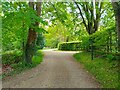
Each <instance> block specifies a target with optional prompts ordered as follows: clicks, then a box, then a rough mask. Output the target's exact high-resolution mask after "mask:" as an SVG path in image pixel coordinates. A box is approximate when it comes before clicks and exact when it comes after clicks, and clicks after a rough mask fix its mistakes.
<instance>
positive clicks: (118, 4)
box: [112, 2, 120, 52]
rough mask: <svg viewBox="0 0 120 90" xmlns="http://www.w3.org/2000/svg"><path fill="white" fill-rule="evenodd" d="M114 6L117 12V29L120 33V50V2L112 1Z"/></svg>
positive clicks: (119, 36) (119, 47) (119, 45)
mask: <svg viewBox="0 0 120 90" xmlns="http://www.w3.org/2000/svg"><path fill="white" fill-rule="evenodd" d="M112 6H113V9H114V13H115V20H116V30H117V34H118V35H117V36H118V52H120V2H112Z"/></svg>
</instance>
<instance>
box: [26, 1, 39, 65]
mask: <svg viewBox="0 0 120 90" xmlns="http://www.w3.org/2000/svg"><path fill="white" fill-rule="evenodd" d="M29 6H30V7H31V9H33V10H36V12H37V13H36V14H37V16H38V17H40V14H41V2H37V3H36V8H35V2H29ZM33 19H34V18H32V20H33ZM36 29H39V21H37V20H36V21H35V22H33V23H32V25H31V27H30V28H29V33H28V39H27V44H26V51H25V56H26V58H25V60H26V62H27V63H32V57H33V55H34V53H35V51H36V47H35V45H36V39H37V32H36Z"/></svg>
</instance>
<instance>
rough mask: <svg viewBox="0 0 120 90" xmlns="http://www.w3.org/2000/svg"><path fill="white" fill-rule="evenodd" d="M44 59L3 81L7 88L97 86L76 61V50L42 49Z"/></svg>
mask: <svg viewBox="0 0 120 90" xmlns="http://www.w3.org/2000/svg"><path fill="white" fill-rule="evenodd" d="M43 52H44V60H43V62H42V63H41V64H40V65H38V66H37V67H35V68H33V69H32V70H28V71H25V72H22V73H20V74H18V75H15V76H14V77H11V78H7V79H6V80H4V81H3V87H7V88H98V87H99V84H98V83H97V82H96V80H95V79H94V77H93V76H92V75H90V74H89V73H88V72H87V71H86V70H85V69H83V67H82V65H80V63H78V62H76V61H75V60H74V58H73V57H72V55H73V54H74V53H76V52H69V51H51V50H44V51H43Z"/></svg>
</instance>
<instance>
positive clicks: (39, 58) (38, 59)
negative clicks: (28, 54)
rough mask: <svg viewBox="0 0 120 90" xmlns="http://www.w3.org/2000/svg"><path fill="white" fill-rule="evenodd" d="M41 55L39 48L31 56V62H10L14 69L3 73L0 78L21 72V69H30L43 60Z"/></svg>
mask: <svg viewBox="0 0 120 90" xmlns="http://www.w3.org/2000/svg"><path fill="white" fill-rule="evenodd" d="M43 56H44V55H43V53H42V52H41V51H40V50H38V51H37V53H36V54H35V55H34V56H33V58H32V64H26V63H25V62H22V61H21V62H19V63H15V64H11V67H12V68H14V70H13V71H11V72H10V73H7V74H4V73H3V74H2V77H1V76H0V78H5V77H7V76H12V75H14V74H18V73H21V72H22V71H25V70H28V69H31V68H33V67H35V66H37V65H39V64H40V63H41V62H42V60H43Z"/></svg>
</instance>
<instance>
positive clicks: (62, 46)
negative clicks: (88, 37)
mask: <svg viewBox="0 0 120 90" xmlns="http://www.w3.org/2000/svg"><path fill="white" fill-rule="evenodd" d="M80 44H81V43H80V42H79V41H76V42H62V43H59V45H58V50H67V51H79V50H80V46H81V45H80Z"/></svg>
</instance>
